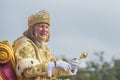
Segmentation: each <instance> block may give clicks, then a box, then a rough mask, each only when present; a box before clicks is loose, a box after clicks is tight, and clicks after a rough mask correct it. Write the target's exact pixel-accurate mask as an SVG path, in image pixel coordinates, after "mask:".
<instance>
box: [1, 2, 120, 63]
mask: <svg viewBox="0 0 120 80" xmlns="http://www.w3.org/2000/svg"><path fill="white" fill-rule="evenodd" d="M119 3H120V1H119V0H1V1H0V41H2V40H8V41H10V43H11V44H12V43H13V41H14V40H15V39H17V38H18V37H19V36H21V35H22V33H23V32H24V31H25V30H26V29H27V28H28V27H27V19H28V16H30V15H32V14H34V13H36V12H38V11H40V10H42V9H46V10H48V11H49V12H50V15H51V25H50V27H51V39H50V41H49V42H48V43H47V44H48V46H49V47H50V49H51V51H52V52H53V54H54V55H55V56H60V55H64V56H66V57H68V58H72V57H78V56H79V55H80V54H81V53H83V52H87V53H88V54H89V55H88V57H87V59H85V60H84V62H83V63H82V64H81V65H84V64H85V62H86V61H89V60H96V57H95V56H94V54H93V53H94V52H100V51H104V53H105V54H104V57H105V60H106V61H110V60H111V58H112V57H114V58H116V59H119V58H120V56H119V54H120V36H119V34H120V5H119Z"/></svg>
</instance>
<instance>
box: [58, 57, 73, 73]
mask: <svg viewBox="0 0 120 80" xmlns="http://www.w3.org/2000/svg"><path fill="white" fill-rule="evenodd" d="M56 69H59V70H62V71H70V70H71V65H70V64H69V63H67V62H65V61H63V60H61V59H59V60H57V61H56Z"/></svg>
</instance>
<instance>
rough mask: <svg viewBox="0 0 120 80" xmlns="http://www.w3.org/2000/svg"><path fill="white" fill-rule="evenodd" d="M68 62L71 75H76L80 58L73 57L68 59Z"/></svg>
mask: <svg viewBox="0 0 120 80" xmlns="http://www.w3.org/2000/svg"><path fill="white" fill-rule="evenodd" d="M68 62H69V64H70V65H71V72H72V75H76V73H77V71H78V67H79V64H80V60H78V59H77V58H73V59H71V60H69V61H68Z"/></svg>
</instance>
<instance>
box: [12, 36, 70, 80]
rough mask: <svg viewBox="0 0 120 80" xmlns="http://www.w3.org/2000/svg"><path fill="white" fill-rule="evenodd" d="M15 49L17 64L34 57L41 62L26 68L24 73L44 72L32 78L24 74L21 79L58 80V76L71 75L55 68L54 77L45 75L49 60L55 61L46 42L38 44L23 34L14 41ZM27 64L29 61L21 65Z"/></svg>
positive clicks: (37, 73) (36, 73)
mask: <svg viewBox="0 0 120 80" xmlns="http://www.w3.org/2000/svg"><path fill="white" fill-rule="evenodd" d="M13 49H14V52H15V60H16V64H18V62H19V61H20V60H22V59H24V58H34V59H36V60H38V62H39V63H40V64H39V65H36V66H33V67H30V68H27V69H25V70H24V75H30V76H34V75H41V74H43V76H40V77H32V78H30V79H27V78H25V77H24V76H23V75H22V77H20V80H56V78H57V77H58V76H66V75H70V73H69V72H62V71H60V70H54V71H53V73H52V74H53V77H52V78H48V77H47V75H45V74H47V72H48V65H47V63H48V62H49V61H55V58H54V57H53V55H52V54H51V51H50V49H49V48H48V47H47V45H46V44H45V43H42V44H37V43H34V42H33V41H31V40H30V39H28V38H27V37H25V36H22V37H20V38H18V39H17V40H16V41H15V42H14V45H13ZM33 63H34V62H33ZM25 64H27V63H23V64H21V65H25ZM16 73H17V72H16Z"/></svg>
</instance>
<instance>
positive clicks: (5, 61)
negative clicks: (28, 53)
mask: <svg viewBox="0 0 120 80" xmlns="http://www.w3.org/2000/svg"><path fill="white" fill-rule="evenodd" d="M14 67H15V59H14V52H13V49H12V46H11V45H10V43H9V42H8V41H3V42H0V80H18V78H17V76H16V74H15V70H14Z"/></svg>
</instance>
